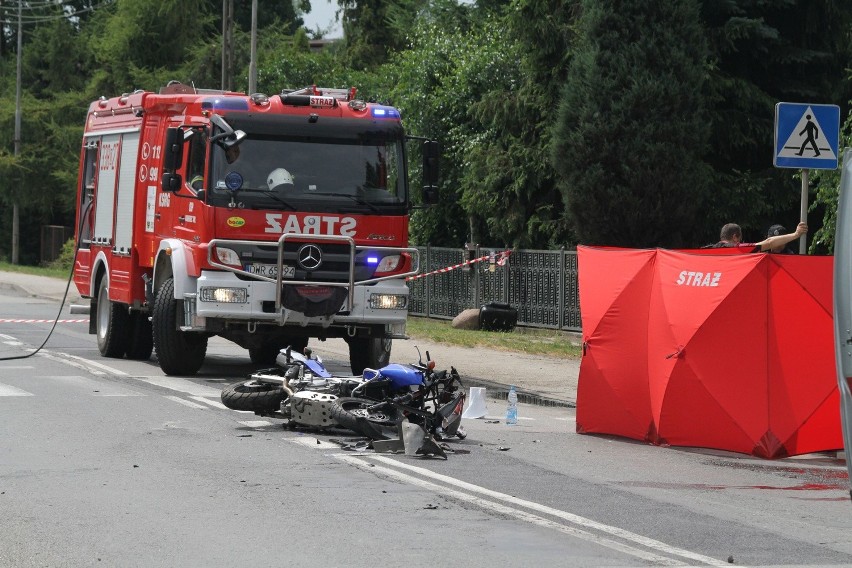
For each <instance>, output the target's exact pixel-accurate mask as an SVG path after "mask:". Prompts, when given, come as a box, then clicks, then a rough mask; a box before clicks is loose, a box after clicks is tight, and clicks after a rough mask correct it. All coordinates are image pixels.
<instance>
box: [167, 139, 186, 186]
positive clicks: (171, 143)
mask: <svg viewBox="0 0 852 568" xmlns="http://www.w3.org/2000/svg"><path fill="white" fill-rule="evenodd" d="M183 141H184V135H183V130H182V129H180V128H167V129H166V143H165V147H164V148H163V170H164V171H166V172H174V171H175V170H177V169H178V168H180V167H181V165H183ZM163 181H164V182H165V179H164V180H163ZM163 187H164V188H165V183H164V184H163Z"/></svg>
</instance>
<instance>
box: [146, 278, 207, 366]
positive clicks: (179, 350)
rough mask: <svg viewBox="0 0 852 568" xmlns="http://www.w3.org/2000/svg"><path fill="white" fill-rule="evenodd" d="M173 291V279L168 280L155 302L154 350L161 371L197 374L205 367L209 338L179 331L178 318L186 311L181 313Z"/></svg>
mask: <svg viewBox="0 0 852 568" xmlns="http://www.w3.org/2000/svg"><path fill="white" fill-rule="evenodd" d="M174 289H175V283H174V280H173V279H172V278H169V279H167V280H166V281H165V282H163V284H162V286H160V290H159V291H158V292H157V297H156V299H155V300H154V310H153V312H152V322H151V323H152V326H153V329H154V349H155V350H156V352H157V359H158V360H159V362H160V368H161V369H162V370H163V372H164V373H166V374H167V375H194V374H195V373H197V372H198V369H200V368H201V365H202V364H204V356H205V355H206V354H207V336H206V335H203V334H200V333H192V332H184V331H181V330H180V329H178V326H177V322H178V315H180V316H181V317H183V313H182V311H183V310H180V312H179V311H178V302H177V300H175V298H174Z"/></svg>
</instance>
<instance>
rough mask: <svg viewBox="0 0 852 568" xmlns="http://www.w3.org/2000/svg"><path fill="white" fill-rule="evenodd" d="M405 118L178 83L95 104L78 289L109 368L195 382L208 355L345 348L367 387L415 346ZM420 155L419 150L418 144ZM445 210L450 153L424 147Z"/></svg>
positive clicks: (83, 175) (84, 163)
mask: <svg viewBox="0 0 852 568" xmlns="http://www.w3.org/2000/svg"><path fill="white" fill-rule="evenodd" d="M409 139H410V137H406V135H405V133H404V131H403V128H402V125H401V122H400V116H399V112H398V110H397V109H395V108H393V107H390V106H386V105H381V104H375V103H367V102H364V101H362V100H359V99H356V98H355V89H346V90H343V89H318V88H316V87H314V86H312V87H308V88H305V89H299V90H295V91H287V90H285V91H282V93H281V94H279V95H275V96H266V95H262V94H254V95H250V96H249V95H246V94H244V93H236V92H225V91H214V90H202V89H195V88H193V87H189V86H186V85H182V84H180V83H175V82H173V83H170V84H169V85H168V86H166V87H164V88H163V89H161V90H160V92H159V93H153V92H146V91H137V92H135V93H132V94H125V95H122V96H120V97H115V98H111V99H106V98H103V97H102V98H101V99H100V100H97V101H95V102H93V103H92V104H91V105H90V108H89V112H88V116H87V120H86V125H85V131H84V135H83V143H82V149H81V156H80V176H79V182H78V198H77V230H76V241H77V246H78V252H77V257H76V260H75V266H74V282H75V284H76V286H77V289H78V290H79V292H80V294H81V295H82V296H84V297H86V298H90V300H91V313H92V319H91V323H90V326H89V332H90V333H93V334H95V335H97V342H98V348H99V350H100V352H101V353H102V354H103V355H104V356H107V357H128V358H132V359H147V358H149V357H150V356H151V353H152V351H154V350H156V356H157V359H158V361H159V364H160V367H161V368H162V369H163V371H164V372H165V373H167V374H170V375H193V374H195V373H196V372H197V371H198V370H199V369H200V367H201V365H202V364H203V362H204V358H205V354H206V351H207V342H208V338H209V337H211V336H214V335H218V336H221V337H224V338H226V339H228V340H231V341H233V342H235V343H237V344H238V345H240V346H242V347H244V348H246V349H248V352H249V355H250V357H251V360H252V361H253V362H254V363H257V364H271V363H273V362H274V360H275V356H276V355H277V353H278V351H279V350H280V349H281V348H283V347H286V346H288V345H290V346H292V347H294V348H297V349H300V350H301V349H304V347H305V346H306V345H307V343H308V341H309V339H310V338H317V339H320V340H325V339H326V338H329V337H341V338H344V339H345V340H346V341H347V343H348V344H349V353H350V365H351V367H352V372H353V373H355V374H360V373H361V371H362V370H363V369H364V368H365V367H379V366H382V365H384V364H387V362H388V360H389V356H390V349H391V340H392V339H396V338H406V335H405V323H406V317H407V308H408V287H407V285H406V280H405V279H406V277H408V276H412V275H414V274H416V273H417V272H418V270H419V264H420V261H419V254H418V251H417V249H416V248H411V247H409V246H408V216H409V213H410V211H411V195H410V191H409V183H408V177H407V176H408V172H407V158H406V156H407V149H406V141H407V140H409ZM421 140H422V139H421ZM422 153H423V194H422V201H423V202H424V203H426V204H429V203H434V202H435V201H436V196H437V190H436V183H437V174H438V166H437V161H438V151H437V143H436V142H435V141H432V140H423V142H422Z"/></svg>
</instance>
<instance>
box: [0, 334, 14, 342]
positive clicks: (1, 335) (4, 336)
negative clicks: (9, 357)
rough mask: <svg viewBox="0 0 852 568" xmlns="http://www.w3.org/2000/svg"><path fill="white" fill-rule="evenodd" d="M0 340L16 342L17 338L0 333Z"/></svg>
mask: <svg viewBox="0 0 852 568" xmlns="http://www.w3.org/2000/svg"><path fill="white" fill-rule="evenodd" d="M0 339H10V340H13V341H16V340H17V339H18V338H17V337H13V336H11V335H6V334H5V333H0Z"/></svg>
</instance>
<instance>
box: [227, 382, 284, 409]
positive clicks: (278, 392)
mask: <svg viewBox="0 0 852 568" xmlns="http://www.w3.org/2000/svg"><path fill="white" fill-rule="evenodd" d="M284 396H285V394H284V389H283V388H282V387H281V386H280V385H275V384H271V383H262V382H259V381H256V380H254V379H250V380H248V381H243V382H241V383H237V384H235V385H230V386H227V387H225V388H224V389H222V404H224V405H225V406H227V407H228V408H230V409H231V410H247V411H249V412H273V411H276V410H279V409H280V408H281V401H283V400H284Z"/></svg>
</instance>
